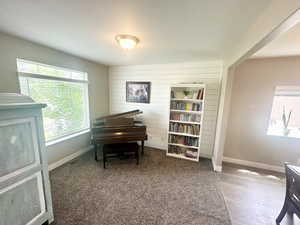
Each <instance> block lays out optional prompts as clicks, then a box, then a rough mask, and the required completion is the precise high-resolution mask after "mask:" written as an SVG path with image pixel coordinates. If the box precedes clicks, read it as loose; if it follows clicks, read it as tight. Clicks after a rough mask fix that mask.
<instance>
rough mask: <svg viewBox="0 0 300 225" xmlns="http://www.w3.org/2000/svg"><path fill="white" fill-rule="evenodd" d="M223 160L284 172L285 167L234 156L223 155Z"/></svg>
mask: <svg viewBox="0 0 300 225" xmlns="http://www.w3.org/2000/svg"><path fill="white" fill-rule="evenodd" d="M223 162H228V163H233V164H238V165H242V166H249V167H254V168H258V169H264V170H271V171H275V172H280V173H284V167H281V166H273V165H269V164H264V163H258V162H253V161H247V160H242V159H234V158H230V157H223Z"/></svg>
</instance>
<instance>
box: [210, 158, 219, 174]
mask: <svg viewBox="0 0 300 225" xmlns="http://www.w3.org/2000/svg"><path fill="white" fill-rule="evenodd" d="M211 163H212V165H213V169H214V171H215V172H219V173H221V172H222V166H217V164H216V163H215V160H214V158H213V157H212V158H211Z"/></svg>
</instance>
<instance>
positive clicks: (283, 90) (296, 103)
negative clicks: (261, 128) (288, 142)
mask: <svg viewBox="0 0 300 225" xmlns="http://www.w3.org/2000/svg"><path fill="white" fill-rule="evenodd" d="M268 135H276V136H286V137H296V138H300V87H298V86H277V87H276V89H275V95H274V99H273V106H272V112H271V118H270V122H269V128H268Z"/></svg>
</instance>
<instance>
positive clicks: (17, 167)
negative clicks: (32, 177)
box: [0, 118, 40, 182]
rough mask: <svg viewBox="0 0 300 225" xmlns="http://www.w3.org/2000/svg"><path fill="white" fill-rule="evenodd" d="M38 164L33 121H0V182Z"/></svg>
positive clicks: (27, 119) (37, 148)
mask: <svg viewBox="0 0 300 225" xmlns="http://www.w3.org/2000/svg"><path fill="white" fill-rule="evenodd" d="M39 164H40V157H39V147H38V140H37V129H36V124H35V119H34V118H25V119H17V120H2V121H0V182H1V181H3V180H5V178H6V177H7V178H8V177H11V176H14V175H17V174H20V173H22V172H25V171H26V170H28V169H30V168H32V167H34V166H37V165H39Z"/></svg>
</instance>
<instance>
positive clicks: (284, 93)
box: [266, 85, 300, 139]
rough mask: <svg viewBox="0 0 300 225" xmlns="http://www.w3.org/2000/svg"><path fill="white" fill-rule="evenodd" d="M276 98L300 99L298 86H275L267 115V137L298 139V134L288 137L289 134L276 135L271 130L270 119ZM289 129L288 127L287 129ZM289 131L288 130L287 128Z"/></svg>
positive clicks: (299, 87)
mask: <svg viewBox="0 0 300 225" xmlns="http://www.w3.org/2000/svg"><path fill="white" fill-rule="evenodd" d="M276 97H299V98H300V86H298V85H297V86H294V85H292V86H282V85H278V86H275V88H274V95H273V98H272V107H271V112H270V115H269V123H268V128H267V132H266V134H267V136H277V137H283V138H296V139H300V136H299V134H298V135H297V136H295V135H290V134H287V135H285V134H276V133H274V131H273V130H272V128H271V119H272V113H273V107H274V102H275V98H276ZM288 128H289V127H288ZM297 129H300V127H297ZM289 130H290V128H289Z"/></svg>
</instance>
